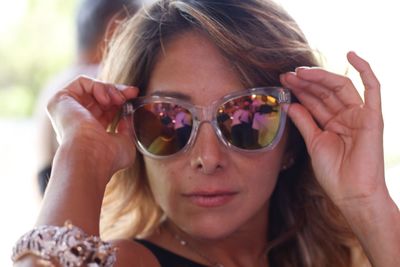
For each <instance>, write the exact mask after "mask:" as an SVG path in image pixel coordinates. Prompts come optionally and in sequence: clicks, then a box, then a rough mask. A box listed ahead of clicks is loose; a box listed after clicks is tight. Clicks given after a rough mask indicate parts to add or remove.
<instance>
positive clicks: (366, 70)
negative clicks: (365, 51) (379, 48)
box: [347, 52, 381, 110]
mask: <svg viewBox="0 0 400 267" xmlns="http://www.w3.org/2000/svg"><path fill="white" fill-rule="evenodd" d="M347 59H348V60H349V62H350V64H351V65H352V66H353V67H354V68H355V69H356V70H357V71H358V72H359V73H360V76H361V80H362V82H363V84H364V86H365V92H364V98H365V105H366V106H367V107H370V108H372V109H374V110H381V92H380V87H381V86H380V83H379V81H378V79H377V78H376V76H375V74H374V72H373V71H372V69H371V66H370V65H369V63H368V62H367V61H365V60H364V59H362V58H361V57H359V56H358V55H357V54H356V53H355V52H349V53H348V54H347Z"/></svg>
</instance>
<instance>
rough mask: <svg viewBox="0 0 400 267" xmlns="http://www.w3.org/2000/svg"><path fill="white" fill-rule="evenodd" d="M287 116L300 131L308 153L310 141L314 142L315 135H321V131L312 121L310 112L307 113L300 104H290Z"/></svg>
mask: <svg viewBox="0 0 400 267" xmlns="http://www.w3.org/2000/svg"><path fill="white" fill-rule="evenodd" d="M288 115H289V117H290V119H291V120H292V121H293V123H294V125H295V126H296V127H297V129H298V130H299V131H300V134H301V135H302V136H303V139H304V142H305V143H306V146H307V150H308V152H309V153H310V151H311V149H310V148H311V144H312V140H314V138H315V136H316V135H318V134H319V133H321V129H320V128H319V127H318V125H317V123H316V122H315V121H314V119H313V117H312V116H311V114H310V112H308V111H307V109H306V108H305V107H303V106H302V105H301V104H298V103H293V104H290V106H289V110H288Z"/></svg>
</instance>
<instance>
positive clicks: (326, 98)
mask: <svg viewBox="0 0 400 267" xmlns="http://www.w3.org/2000/svg"><path fill="white" fill-rule="evenodd" d="M285 76H286V77H287V78H286V81H287V82H288V85H289V88H291V89H292V91H306V92H307V93H309V94H311V95H313V96H314V97H316V98H317V99H320V100H321V101H322V102H323V103H324V105H325V107H326V108H327V109H328V110H329V111H330V112H331V113H332V114H337V113H338V112H339V111H341V110H342V109H343V108H345V105H344V103H343V102H342V101H341V100H340V99H339V98H338V97H337V96H336V94H335V93H334V92H333V91H332V90H329V89H327V88H326V87H324V86H321V85H319V84H316V83H312V82H307V81H304V80H302V79H301V78H299V77H298V76H297V75H296V74H295V73H287V74H285Z"/></svg>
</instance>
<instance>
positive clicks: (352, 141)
mask: <svg viewBox="0 0 400 267" xmlns="http://www.w3.org/2000/svg"><path fill="white" fill-rule="evenodd" d="M347 57H348V60H349V62H350V63H351V65H352V66H353V67H354V68H355V69H356V70H357V71H358V72H359V73H360V75H361V79H362V81H363V84H364V86H365V93H364V101H363V99H362V98H361V96H360V95H359V93H358V92H357V90H356V88H355V86H354V84H353V83H352V81H351V80H350V79H349V78H348V77H345V76H341V75H337V74H333V73H330V72H328V71H326V70H323V69H321V68H307V67H300V68H297V69H296V71H295V72H291V73H286V74H283V75H282V76H281V81H282V84H283V85H284V86H286V87H288V88H290V89H291V90H292V92H293V93H294V94H295V95H296V97H297V98H298V99H299V101H300V103H301V104H298V103H295V104H292V105H291V106H290V108H289V116H290V118H291V119H292V120H293V122H294V123H295V125H296V126H297V128H298V129H299V130H300V132H301V134H302V136H303V138H304V140H305V143H306V145H307V149H308V152H309V154H310V156H311V160H312V165H313V169H314V172H315V174H316V177H317V179H318V181H319V183H320V184H321V186H322V187H323V188H324V190H325V191H326V192H327V194H328V195H329V197H330V198H331V199H332V200H333V201H334V203H335V204H336V205H338V206H339V207H340V206H343V205H346V206H348V205H351V203H357V202H359V201H373V199H374V197H375V196H377V194H378V195H381V194H388V193H387V189H386V185H385V179H384V159H383V119H382V112H381V95H380V84H379V81H378V80H377V78H376V77H375V75H374V73H373V71H372V70H371V68H370V66H369V64H368V63H367V62H366V61H365V60H363V59H362V58H360V57H359V56H357V55H356V54H355V53H354V52H350V53H348V55H347Z"/></svg>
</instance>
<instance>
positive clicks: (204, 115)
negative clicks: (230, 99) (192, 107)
mask: <svg viewBox="0 0 400 267" xmlns="http://www.w3.org/2000/svg"><path fill="white" fill-rule="evenodd" d="M196 115H197V116H196V120H198V121H199V123H200V124H201V123H203V122H211V121H212V119H213V106H205V107H204V106H196Z"/></svg>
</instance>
